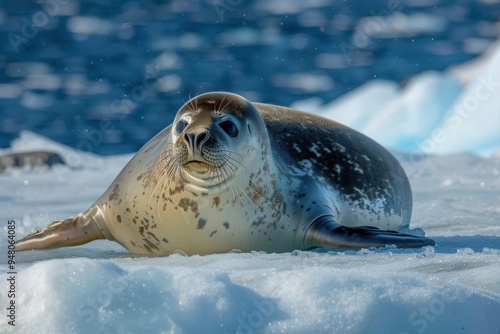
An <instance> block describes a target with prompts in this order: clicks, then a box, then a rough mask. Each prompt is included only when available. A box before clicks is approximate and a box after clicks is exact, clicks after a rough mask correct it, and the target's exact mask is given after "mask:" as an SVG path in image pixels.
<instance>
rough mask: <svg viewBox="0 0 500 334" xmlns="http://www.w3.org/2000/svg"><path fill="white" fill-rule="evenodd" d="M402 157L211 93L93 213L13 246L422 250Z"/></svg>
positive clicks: (192, 105)
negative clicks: (106, 243)
mask: <svg viewBox="0 0 500 334" xmlns="http://www.w3.org/2000/svg"><path fill="white" fill-rule="evenodd" d="M411 211H412V193H411V188H410V184H409V182H408V178H407V176H406V174H405V172H404V170H403V168H402V167H401V165H400V164H399V163H398V161H397V160H396V159H395V158H394V157H393V156H392V155H391V154H390V153H389V152H388V151H387V150H386V149H384V148H383V147H382V146H381V145H379V144H377V143H376V142H375V141H373V140H372V139H370V138H368V137H366V136H365V135H363V134H361V133H359V132H357V131H355V130H353V129H351V128H349V127H347V126H344V125H341V124H339V123H336V122H334V121H330V120H328V119H325V118H322V117H320V116H316V115H312V114H308V113H304V112H301V111H297V110H293V109H289V108H285V107H281V106H275V105H268V104H262V103H251V102H249V101H247V100H246V99H244V98H243V97H241V96H238V95H235V94H231V93H224V92H214V93H206V94H203V95H200V96H198V97H195V98H193V99H191V100H190V101H188V102H187V103H186V104H184V106H182V107H181V109H180V110H179V111H178V113H177V115H176V116H175V119H174V122H173V124H171V125H170V126H168V127H167V128H165V129H164V130H162V131H161V132H160V133H158V134H157V135H156V136H155V137H154V138H153V139H151V140H150V141H149V142H148V143H147V144H146V145H145V146H144V147H143V148H142V149H141V150H140V151H139V152H138V153H137V154H136V155H135V156H134V157H133V158H132V159H131V160H130V162H129V163H128V164H127V165H126V166H125V167H124V169H123V170H122V171H121V172H120V174H119V175H118V176H117V177H116V179H115V180H114V181H113V182H112V183H111V185H110V186H109V188H108V189H107V190H106V191H105V193H104V194H103V195H102V196H101V197H100V198H99V199H98V200H97V201H96V202H95V203H94V204H93V205H92V206H91V207H90V208H89V209H88V210H86V211H84V212H82V213H80V214H78V215H76V216H74V217H71V218H69V219H66V220H61V221H56V222H54V223H53V224H52V225H49V226H48V227H47V228H45V229H44V230H42V231H41V232H36V233H34V234H31V235H29V236H27V237H25V238H23V239H22V240H20V241H19V242H18V243H17V246H16V249H17V250H28V249H48V248H55V247H63V246H74V245H79V244H83V243H86V242H89V241H92V240H96V239H109V240H114V241H117V242H118V243H120V244H121V245H122V246H123V247H125V248H126V249H127V250H128V251H129V252H131V253H136V254H148V253H151V254H160V255H167V254H171V253H172V252H175V251H177V250H180V251H183V252H185V253H186V254H188V255H192V254H210V253H223V252H229V251H232V250H234V249H238V250H241V251H245V252H246V251H253V250H255V251H266V252H287V251H292V250H294V249H310V248H315V247H325V248H328V249H360V248H365V247H384V246H386V245H396V246H397V247H403V248H407V247H421V246H426V245H433V244H434V241H433V240H431V239H429V238H426V237H422V236H416V235H412V234H405V233H402V232H400V231H402V230H404V229H405V228H408V227H409V223H410V218H411Z"/></svg>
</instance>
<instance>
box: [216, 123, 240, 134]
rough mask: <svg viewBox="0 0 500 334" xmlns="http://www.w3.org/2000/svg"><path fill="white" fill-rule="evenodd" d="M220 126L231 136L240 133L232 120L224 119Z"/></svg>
mask: <svg viewBox="0 0 500 334" xmlns="http://www.w3.org/2000/svg"><path fill="white" fill-rule="evenodd" d="M219 126H220V127H221V129H222V130H224V132H225V133H227V135H228V136H229V137H236V136H237V135H238V128H237V127H236V125H234V123H233V122H231V121H224V122H222V123H220V124H219Z"/></svg>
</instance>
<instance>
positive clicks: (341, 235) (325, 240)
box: [304, 216, 435, 249]
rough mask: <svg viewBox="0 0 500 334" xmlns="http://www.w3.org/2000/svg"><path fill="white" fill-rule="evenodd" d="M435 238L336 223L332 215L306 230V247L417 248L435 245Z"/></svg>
mask: <svg viewBox="0 0 500 334" xmlns="http://www.w3.org/2000/svg"><path fill="white" fill-rule="evenodd" d="M434 244H435V242H434V240H432V239H430V238H425V237H418V236H414V235H411V234H403V233H399V232H396V231H383V230H380V229H378V228H376V227H371V226H362V227H346V226H342V225H340V224H338V223H336V222H335V221H334V219H333V217H332V216H323V217H320V218H318V219H316V220H315V221H314V222H313V223H312V224H311V225H310V226H309V228H308V230H307V231H306V234H305V237H304V246H305V247H306V248H313V247H325V248H334V249H361V248H368V247H385V246H386V245H396V247H398V248H416V247H423V246H432V245H434Z"/></svg>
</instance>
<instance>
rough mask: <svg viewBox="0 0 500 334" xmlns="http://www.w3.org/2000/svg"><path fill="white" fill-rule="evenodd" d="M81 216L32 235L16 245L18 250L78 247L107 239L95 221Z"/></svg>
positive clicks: (62, 221)
mask: <svg viewBox="0 0 500 334" xmlns="http://www.w3.org/2000/svg"><path fill="white" fill-rule="evenodd" d="M85 218H86V217H83V216H82V215H81V214H79V215H76V216H74V217H71V218H68V219H65V220H58V221H55V222H53V223H52V224H51V225H49V226H47V227H46V228H44V229H43V230H42V231H38V232H35V233H33V234H30V235H28V236H26V237H24V238H22V239H21V240H19V241H18V242H17V243H16V250H17V251H23V250H30V249H51V248H59V247H66V246H78V245H82V244H85V243H87V242H90V241H92V240H97V239H105V237H104V235H103V232H105V231H101V230H100V229H99V228H98V226H97V224H96V223H95V221H94V220H93V219H85Z"/></svg>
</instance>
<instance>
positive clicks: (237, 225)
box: [103, 192, 295, 255]
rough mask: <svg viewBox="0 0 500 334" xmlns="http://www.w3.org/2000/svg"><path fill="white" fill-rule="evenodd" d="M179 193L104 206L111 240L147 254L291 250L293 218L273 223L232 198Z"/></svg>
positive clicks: (131, 250)
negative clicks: (113, 221)
mask: <svg viewBox="0 0 500 334" xmlns="http://www.w3.org/2000/svg"><path fill="white" fill-rule="evenodd" d="M178 195H180V196H175V197H172V198H168V199H166V200H160V201H156V200H151V201H150V203H149V204H147V205H146V203H141V205H139V204H136V205H135V206H132V207H130V206H128V205H126V204H125V203H122V204H121V205H119V206H120V208H117V207H113V206H111V207H108V208H103V211H106V212H105V215H106V217H107V220H110V219H113V220H115V223H114V224H108V226H109V227H110V230H111V233H112V234H113V236H114V238H115V239H116V241H118V242H119V243H120V244H121V245H122V246H124V247H125V248H126V249H127V250H129V251H130V252H133V253H152V254H169V253H173V252H175V251H177V250H180V251H183V252H185V253H186V254H188V255H192V254H207V253H223V252H230V251H232V250H241V251H244V252H248V251H252V250H263V251H269V252H286V251H291V250H293V249H294V234H295V229H294V227H293V226H292V223H293V221H292V220H287V219H280V220H278V221H272V219H271V218H269V219H268V217H267V215H266V213H265V210H264V208H261V207H256V206H255V205H254V204H253V203H252V202H250V201H245V200H244V199H242V198H240V197H237V196H236V198H234V197H229V198H221V197H218V196H215V197H214V196H207V197H203V196H193V195H192V194H190V195H189V194H184V195H182V192H181V193H180V194H178ZM160 198H161V197H160ZM263 210H264V212H262V211H263ZM116 212H118V213H119V214H116ZM258 213H260V214H262V217H265V219H260V218H259V215H258Z"/></svg>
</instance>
